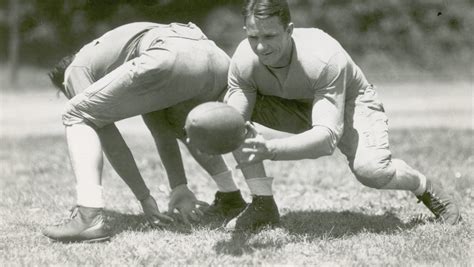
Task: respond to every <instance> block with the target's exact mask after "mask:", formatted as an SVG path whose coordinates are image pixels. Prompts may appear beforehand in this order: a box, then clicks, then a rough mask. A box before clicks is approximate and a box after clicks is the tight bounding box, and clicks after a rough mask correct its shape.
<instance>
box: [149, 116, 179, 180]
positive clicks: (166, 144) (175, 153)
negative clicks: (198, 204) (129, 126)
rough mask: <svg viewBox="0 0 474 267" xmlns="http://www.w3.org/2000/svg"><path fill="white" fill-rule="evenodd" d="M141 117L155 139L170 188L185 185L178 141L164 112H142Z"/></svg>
mask: <svg viewBox="0 0 474 267" xmlns="http://www.w3.org/2000/svg"><path fill="white" fill-rule="evenodd" d="M142 117H143V121H144V122H145V124H146V126H147V127H148V129H149V130H150V132H151V134H152V136H153V139H154V140H155V144H156V148H157V149H158V154H159V155H160V158H161V162H162V163H163V166H164V168H165V171H166V174H167V176H168V182H169V184H170V187H171V189H174V188H175V187H177V186H179V185H186V184H187V180H186V174H185V171H184V167H183V160H182V158H181V152H180V150H179V146H178V141H177V140H176V135H175V132H174V131H173V130H172V128H171V126H170V124H169V123H168V121H167V119H166V114H165V112H164V111H155V112H151V113H147V114H144V115H143V116H142Z"/></svg>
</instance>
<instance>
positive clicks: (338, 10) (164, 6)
mask: <svg viewBox="0 0 474 267" xmlns="http://www.w3.org/2000/svg"><path fill="white" fill-rule="evenodd" d="M242 2H243V0H2V1H0V8H1V9H0V60H1V61H2V62H4V61H5V62H9V64H10V65H9V66H10V67H11V68H12V69H13V71H11V75H12V77H14V74H15V71H14V69H15V68H16V67H17V66H18V64H20V63H21V64H32V65H39V66H49V65H51V64H53V63H54V62H56V61H57V60H58V59H60V58H61V57H63V56H65V55H67V54H69V53H71V52H73V51H75V50H77V49H78V48H80V47H81V46H82V45H83V44H84V43H85V42H87V41H89V40H90V39H92V38H95V37H97V36H98V35H100V34H102V33H104V32H106V31H107V30H109V29H111V28H113V27H116V26H119V25H121V24H124V23H128V22H132V21H155V22H161V23H169V22H175V21H176V22H188V21H192V22H194V23H196V24H198V25H199V26H200V27H201V28H202V29H203V30H204V32H205V33H206V34H207V35H208V36H209V37H210V38H211V39H213V40H215V41H216V43H217V44H218V45H220V46H221V47H222V48H223V49H224V50H226V51H227V52H228V53H229V54H231V53H232V52H233V50H234V49H235V46H236V45H237V44H238V42H239V41H240V40H241V39H242V38H243V37H244V35H243V31H242V20H241V18H240V14H239V11H240V7H241V4H242ZM289 3H290V6H291V9H292V15H293V20H294V22H295V24H296V25H297V26H307V27H308V26H309V27H319V28H322V29H323V30H325V31H326V32H328V33H329V34H331V35H333V36H334V37H335V38H336V39H338V40H339V41H340V42H341V43H342V44H343V45H344V46H345V47H346V49H347V50H349V52H350V53H351V54H352V55H354V56H355V57H364V56H370V55H374V54H375V55H377V54H379V53H383V54H384V55H388V56H390V57H393V58H396V59H398V60H407V61H411V62H412V63H414V64H417V65H419V66H424V67H426V68H431V69H436V68H438V67H440V66H442V65H443V64H441V63H442V61H443V60H444V59H450V58H459V60H463V59H464V60H466V58H467V59H469V60H470V59H472V47H474V37H473V36H474V34H472V32H473V30H474V12H472V11H473V10H474V1H473V0H385V1H378V0H357V1H345V0H289ZM470 57H471V58H470Z"/></svg>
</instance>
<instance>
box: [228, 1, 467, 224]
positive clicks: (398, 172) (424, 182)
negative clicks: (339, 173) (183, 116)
mask: <svg viewBox="0 0 474 267" xmlns="http://www.w3.org/2000/svg"><path fill="white" fill-rule="evenodd" d="M243 10H244V12H243V16H244V24H245V27H244V29H245V31H246V33H247V38H246V39H245V40H243V41H242V42H241V43H240V45H239V46H238V48H237V49H236V51H235V53H234V55H233V56H232V59H231V64H230V69H229V77H228V83H229V90H228V92H227V94H226V97H225V101H226V103H228V104H229V105H231V106H233V107H235V108H236V109H237V110H239V111H240V113H241V114H242V115H243V116H244V118H245V119H246V120H249V121H253V122H256V123H258V124H260V125H263V126H266V127H268V128H271V129H276V130H279V131H284V132H288V133H292V135H290V136H288V137H284V138H277V139H268V138H264V137H263V136H262V134H261V132H258V131H257V130H256V129H255V127H252V126H250V127H251V129H252V131H253V135H252V137H251V138H248V139H247V140H246V141H245V143H244V145H243V146H242V147H241V148H240V149H238V150H237V151H235V152H234V156H235V158H236V160H237V162H238V163H239V165H240V166H241V169H242V172H243V174H244V176H245V178H246V182H247V184H248V186H249V189H250V191H251V193H252V194H253V200H252V203H251V204H250V205H249V206H248V207H247V208H246V209H245V210H244V211H243V212H242V213H241V214H240V215H239V216H238V217H237V218H236V220H235V221H234V222H235V229H236V230H245V229H256V228H258V227H260V226H263V225H274V224H277V223H278V222H279V212H278V208H277V205H276V203H275V201H274V198H273V192H272V181H273V178H272V177H268V176H267V174H266V172H265V169H264V166H263V164H262V161H263V160H274V161H277V160H299V159H315V158H319V157H322V156H327V155H331V154H332V153H333V152H334V150H335V149H336V148H339V149H340V151H341V152H342V153H343V154H344V155H345V156H346V158H347V160H348V163H349V167H350V169H351V171H352V172H353V174H354V175H355V177H356V178H357V180H359V182H361V183H362V184H363V185H365V186H368V187H371V188H375V189H392V190H408V191H412V192H413V193H414V194H415V195H416V197H417V198H418V199H419V200H420V201H422V202H423V203H424V204H425V205H426V206H427V207H428V208H429V209H430V210H431V211H432V212H433V213H434V215H435V216H436V217H437V218H439V219H440V220H442V221H444V222H445V223H448V224H455V223H457V222H459V221H460V219H461V216H460V212H459V209H458V206H457V205H456V204H455V203H454V202H453V199H452V197H451V196H450V195H448V194H447V193H446V192H445V191H443V189H442V188H441V187H440V185H439V184H437V183H435V181H433V180H431V179H428V178H427V177H426V176H425V175H423V174H422V173H420V172H419V171H417V170H415V169H413V168H412V167H410V166H409V165H408V164H407V163H405V162H404V161H402V160H400V159H394V158H392V154H391V152H390V149H389V142H388V140H389V138H388V125H387V117H386V115H385V112H384V107H383V105H382V103H381V102H380V100H379V99H378V97H377V92H376V89H375V87H374V86H373V85H372V84H371V83H369V81H367V79H366V77H365V76H364V74H363V72H362V71H361V69H360V68H359V67H358V66H357V65H356V64H355V63H354V61H353V60H352V58H351V57H350V56H349V55H348V53H347V52H346V51H345V50H344V48H343V47H342V46H341V45H340V44H339V43H338V42H337V41H336V40H335V39H333V38H332V37H331V36H329V35H328V34H327V33H325V32H324V31H322V30H320V29H317V28H295V26H294V25H293V23H292V22H291V16H290V11H289V7H288V3H287V1H286V0H247V1H246V3H245V6H244V9H243Z"/></svg>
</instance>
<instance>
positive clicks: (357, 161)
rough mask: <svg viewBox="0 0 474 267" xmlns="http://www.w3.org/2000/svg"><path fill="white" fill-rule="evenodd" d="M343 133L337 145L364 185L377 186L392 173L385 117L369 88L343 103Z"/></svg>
mask: <svg viewBox="0 0 474 267" xmlns="http://www.w3.org/2000/svg"><path fill="white" fill-rule="evenodd" d="M344 118H345V119H344V134H343V135H342V138H341V140H340V142H339V144H338V147H339V149H340V150H341V152H342V153H343V154H344V155H345V156H346V157H347V160H348V161H349V166H350V167H351V170H352V171H353V172H354V174H355V176H356V177H357V179H358V180H359V181H360V182H362V183H363V184H364V185H367V186H370V187H376V188H379V187H380V186H383V185H385V184H387V183H388V182H389V181H390V179H391V178H392V177H393V175H394V174H395V169H394V168H393V166H392V164H391V152H390V146H389V139H388V119H387V116H386V115H385V112H384V108H383V105H382V103H381V102H380V101H379V100H378V98H377V94H376V92H375V90H374V89H373V88H372V87H369V88H367V89H366V91H365V93H364V94H363V95H359V96H358V97H357V98H356V99H355V100H354V101H352V102H346V110H345V116H344Z"/></svg>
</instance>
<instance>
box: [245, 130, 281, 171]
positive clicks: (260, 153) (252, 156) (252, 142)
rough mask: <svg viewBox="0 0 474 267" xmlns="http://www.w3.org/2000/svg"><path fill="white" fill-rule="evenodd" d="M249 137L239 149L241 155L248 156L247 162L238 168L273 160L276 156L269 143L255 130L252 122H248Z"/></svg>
mask: <svg viewBox="0 0 474 267" xmlns="http://www.w3.org/2000/svg"><path fill="white" fill-rule="evenodd" d="M246 126H247V137H246V139H245V141H244V143H243V144H242V146H241V147H240V148H239V150H240V151H241V153H243V154H245V155H246V160H244V161H242V162H240V163H239V165H238V166H237V167H238V168H242V167H244V166H248V165H252V164H255V163H258V162H262V161H263V160H266V159H273V158H274V157H275V154H274V153H273V152H272V151H271V149H270V148H269V147H268V144H267V141H266V140H265V138H263V136H262V135H261V134H260V133H259V132H258V131H257V129H255V126H253V125H252V124H251V123H250V122H247V124H246Z"/></svg>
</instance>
